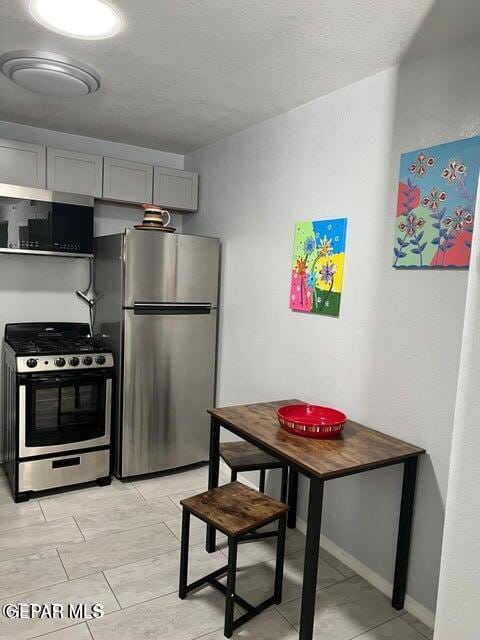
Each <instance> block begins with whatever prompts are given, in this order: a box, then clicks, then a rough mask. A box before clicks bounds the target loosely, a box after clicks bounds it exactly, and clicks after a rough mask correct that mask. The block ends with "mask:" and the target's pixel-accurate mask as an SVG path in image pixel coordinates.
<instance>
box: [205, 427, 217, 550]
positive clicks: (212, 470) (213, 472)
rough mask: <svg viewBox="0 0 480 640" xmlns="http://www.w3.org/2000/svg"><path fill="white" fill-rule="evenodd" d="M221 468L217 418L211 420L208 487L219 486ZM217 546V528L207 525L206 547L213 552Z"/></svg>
mask: <svg viewBox="0 0 480 640" xmlns="http://www.w3.org/2000/svg"><path fill="white" fill-rule="evenodd" d="M219 470H220V423H219V422H218V420H217V419H216V418H213V417H212V418H211V420H210V458H209V468H208V488H209V489H215V487H218V474H219ZM215 547H216V530H215V528H214V527H212V526H210V525H207V540H206V549H207V551H208V553H213V552H214V551H215Z"/></svg>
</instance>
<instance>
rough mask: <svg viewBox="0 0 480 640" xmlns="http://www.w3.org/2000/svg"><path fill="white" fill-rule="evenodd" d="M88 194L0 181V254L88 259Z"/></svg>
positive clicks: (90, 248)
mask: <svg viewBox="0 0 480 640" xmlns="http://www.w3.org/2000/svg"><path fill="white" fill-rule="evenodd" d="M93 206H94V199H93V197H92V196H84V195H77V194H73V193H62V192H60V191H50V190H48V189H36V188H33V187H20V186H17V185H10V184H2V183H0V253H21V254H36V255H49V256H67V257H74V258H89V257H92V255H93Z"/></svg>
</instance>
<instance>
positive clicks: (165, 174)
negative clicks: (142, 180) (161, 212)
mask: <svg viewBox="0 0 480 640" xmlns="http://www.w3.org/2000/svg"><path fill="white" fill-rule="evenodd" d="M153 203H154V204H158V205H160V206H162V207H165V208H167V209H168V208H170V209H179V210H183V211H196V210H197V203H198V173H192V172H191V171H181V170H180V169H169V168H168V167H155V173H154V179H153Z"/></svg>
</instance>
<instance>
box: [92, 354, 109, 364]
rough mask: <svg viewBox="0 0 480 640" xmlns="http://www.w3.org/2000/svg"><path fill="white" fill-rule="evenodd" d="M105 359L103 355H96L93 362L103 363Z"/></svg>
mask: <svg viewBox="0 0 480 640" xmlns="http://www.w3.org/2000/svg"><path fill="white" fill-rule="evenodd" d="M106 361H107V359H106V358H105V356H97V357H96V358H95V362H96V363H97V364H105V362H106Z"/></svg>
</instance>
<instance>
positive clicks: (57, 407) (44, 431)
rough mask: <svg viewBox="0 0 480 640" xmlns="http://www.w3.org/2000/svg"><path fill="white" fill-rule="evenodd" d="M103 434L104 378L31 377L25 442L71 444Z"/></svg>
mask: <svg viewBox="0 0 480 640" xmlns="http://www.w3.org/2000/svg"><path fill="white" fill-rule="evenodd" d="M104 434H105V380H104V379H102V378H99V379H90V378H89V379H87V380H82V379H79V378H76V379H75V380H73V381H67V380H65V381H61V380H55V381H52V382H35V381H31V382H30V384H29V386H28V397H27V424H26V445H27V446H44V445H52V444H70V443H73V442H82V441H83V440H91V439H92V438H99V437H101V436H103V435H104Z"/></svg>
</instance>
